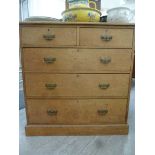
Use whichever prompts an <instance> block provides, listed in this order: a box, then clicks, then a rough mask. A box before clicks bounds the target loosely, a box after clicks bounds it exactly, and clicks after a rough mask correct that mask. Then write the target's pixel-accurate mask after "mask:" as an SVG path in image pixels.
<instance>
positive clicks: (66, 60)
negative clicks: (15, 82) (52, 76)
mask: <svg viewBox="0 0 155 155" xmlns="http://www.w3.org/2000/svg"><path fill="white" fill-rule="evenodd" d="M23 58H24V69H25V71H31V72H55V73H66V72H72V73H103V72H106V71H108V72H117V71H122V72H125V71H126V72H130V70H131V63H132V62H131V60H132V57H131V50H129V49H61V48H24V49H23Z"/></svg>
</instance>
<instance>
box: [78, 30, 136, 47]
mask: <svg viewBox="0 0 155 155" xmlns="http://www.w3.org/2000/svg"><path fill="white" fill-rule="evenodd" d="M80 45H81V46H89V47H93V46H94V47H102V48H132V47H133V29H109V28H108V29H103V28H80Z"/></svg>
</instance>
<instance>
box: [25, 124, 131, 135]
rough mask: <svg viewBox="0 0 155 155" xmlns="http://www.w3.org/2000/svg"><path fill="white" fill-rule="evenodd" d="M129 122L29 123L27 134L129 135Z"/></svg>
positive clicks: (26, 128) (26, 129)
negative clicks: (104, 123)
mask: <svg viewBox="0 0 155 155" xmlns="http://www.w3.org/2000/svg"><path fill="white" fill-rule="evenodd" d="M128 130H129V126H128V124H117V125H27V126H26V127H25V132H26V136H59V135H61V136H62V135H64V136H66V135H75V136H76V135H77V136H78V135H127V134H128Z"/></svg>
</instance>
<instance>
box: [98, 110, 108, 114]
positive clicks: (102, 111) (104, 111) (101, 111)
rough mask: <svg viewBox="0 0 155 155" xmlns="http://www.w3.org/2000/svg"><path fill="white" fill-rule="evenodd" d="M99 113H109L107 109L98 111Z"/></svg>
mask: <svg viewBox="0 0 155 155" xmlns="http://www.w3.org/2000/svg"><path fill="white" fill-rule="evenodd" d="M97 112H98V114H99V115H106V114H107V113H108V110H107V109H102V110H98V111H97Z"/></svg>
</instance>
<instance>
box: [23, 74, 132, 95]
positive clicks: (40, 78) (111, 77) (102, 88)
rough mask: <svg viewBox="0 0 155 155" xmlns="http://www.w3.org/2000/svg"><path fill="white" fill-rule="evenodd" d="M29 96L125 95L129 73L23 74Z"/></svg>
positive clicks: (126, 93)
mask: <svg viewBox="0 0 155 155" xmlns="http://www.w3.org/2000/svg"><path fill="white" fill-rule="evenodd" d="M25 84H26V95H27V96H29V97H80V96H81V97H93V96H94V97H104V96H108V97H114V96H116V97H117V96H118V97H127V96H128V85H129V74H41V73H26V74H25Z"/></svg>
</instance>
